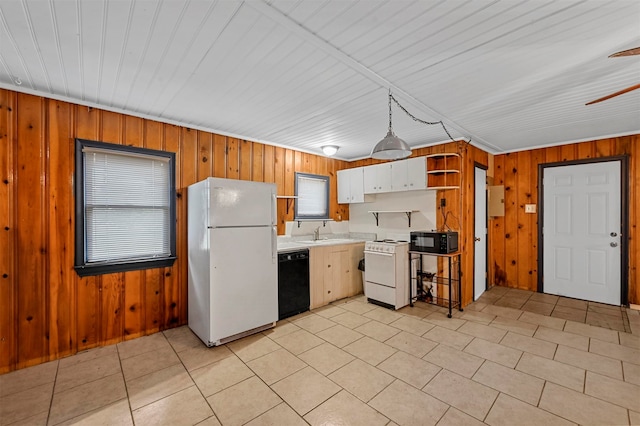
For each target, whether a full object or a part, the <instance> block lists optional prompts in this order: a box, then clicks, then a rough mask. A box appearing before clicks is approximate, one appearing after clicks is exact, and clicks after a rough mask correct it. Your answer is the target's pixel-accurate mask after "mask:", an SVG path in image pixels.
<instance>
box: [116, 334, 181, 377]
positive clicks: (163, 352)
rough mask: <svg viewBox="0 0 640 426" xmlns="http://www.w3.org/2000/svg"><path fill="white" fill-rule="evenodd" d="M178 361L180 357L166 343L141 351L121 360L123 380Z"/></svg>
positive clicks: (151, 371)
mask: <svg viewBox="0 0 640 426" xmlns="http://www.w3.org/2000/svg"><path fill="white" fill-rule="evenodd" d="M163 339H164V337H163ZM178 363H180V359H179V358H178V356H177V355H176V353H175V352H174V351H173V348H172V347H171V346H170V345H169V344H168V343H167V346H166V347H163V348H162V349H158V350H156V351H153V352H143V353H141V354H140V355H135V356H132V357H129V358H126V359H123V360H121V365H122V372H123V373H124V378H125V380H132V379H135V378H136V377H140V376H144V375H145V374H149V373H153V372H154V371H158V370H162V369H163V368H167V367H169V366H171V365H174V364H178Z"/></svg>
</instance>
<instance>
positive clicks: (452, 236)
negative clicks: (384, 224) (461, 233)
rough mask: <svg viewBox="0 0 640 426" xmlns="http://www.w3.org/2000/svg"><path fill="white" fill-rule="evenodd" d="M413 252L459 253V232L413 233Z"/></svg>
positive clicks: (411, 248) (411, 247)
mask: <svg viewBox="0 0 640 426" xmlns="http://www.w3.org/2000/svg"><path fill="white" fill-rule="evenodd" d="M410 250H411V251H421V252H424V253H436V254H447V253H454V252H456V251H458V233H457V232H438V231H412V232H411V246H410Z"/></svg>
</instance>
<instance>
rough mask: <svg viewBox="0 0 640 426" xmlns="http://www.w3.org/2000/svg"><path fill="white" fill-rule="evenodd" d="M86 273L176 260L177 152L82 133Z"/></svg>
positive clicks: (81, 261)
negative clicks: (89, 137) (110, 141)
mask: <svg viewBox="0 0 640 426" xmlns="http://www.w3.org/2000/svg"><path fill="white" fill-rule="evenodd" d="M75 163H76V172H75V186H76V232H75V241H76V247H75V269H76V271H77V272H78V275H80V276H86V275H98V274H105V273H110V272H122V271H131V270H137V269H147V268H161V267H165V266H171V265H172V264H173V261H174V260H175V258H176V257H175V253H176V247H175V246H176V244H175V241H176V238H175V217H176V206H175V154H173V153H170V152H164V151H155V150H150V149H143V148H134V147H130V146H123V145H114V144H107V143H102V142H93V141H87V140H83V139H76V159H75Z"/></svg>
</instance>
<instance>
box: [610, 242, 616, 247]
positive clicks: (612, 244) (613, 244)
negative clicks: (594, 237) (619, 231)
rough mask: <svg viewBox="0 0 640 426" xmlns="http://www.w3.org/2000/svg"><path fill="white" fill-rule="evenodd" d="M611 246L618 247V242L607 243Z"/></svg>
mask: <svg viewBox="0 0 640 426" xmlns="http://www.w3.org/2000/svg"><path fill="white" fill-rule="evenodd" d="M609 245H610V246H611V247H618V243H611V244H609Z"/></svg>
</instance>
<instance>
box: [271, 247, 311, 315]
mask: <svg viewBox="0 0 640 426" xmlns="http://www.w3.org/2000/svg"><path fill="white" fill-rule="evenodd" d="M308 310H309V250H307V249H305V250H297V251H289V252H284V253H278V319H283V318H288V317H291V316H293V315H296V314H299V313H301V312H305V311H308Z"/></svg>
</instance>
